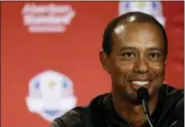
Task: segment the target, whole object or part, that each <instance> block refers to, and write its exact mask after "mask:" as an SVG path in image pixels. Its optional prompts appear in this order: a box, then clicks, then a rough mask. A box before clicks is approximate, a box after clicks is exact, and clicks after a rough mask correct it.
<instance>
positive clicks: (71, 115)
mask: <svg viewBox="0 0 185 127" xmlns="http://www.w3.org/2000/svg"><path fill="white" fill-rule="evenodd" d="M86 111H87V107H75V108H73V109H71V110H70V111H68V112H67V113H65V114H64V115H62V116H61V117H58V118H56V119H55V120H54V121H53V122H52V125H51V127H78V126H79V127H80V126H82V127H83V124H84V123H83V115H84V114H85V113H86Z"/></svg>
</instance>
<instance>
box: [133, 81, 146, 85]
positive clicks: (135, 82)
mask: <svg viewBox="0 0 185 127" xmlns="http://www.w3.org/2000/svg"><path fill="white" fill-rule="evenodd" d="M132 84H134V85H138V86H145V85H147V84H149V81H132Z"/></svg>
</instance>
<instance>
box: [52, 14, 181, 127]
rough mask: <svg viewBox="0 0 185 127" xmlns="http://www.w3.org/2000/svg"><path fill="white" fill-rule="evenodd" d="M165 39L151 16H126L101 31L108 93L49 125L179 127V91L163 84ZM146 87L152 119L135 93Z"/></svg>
mask: <svg viewBox="0 0 185 127" xmlns="http://www.w3.org/2000/svg"><path fill="white" fill-rule="evenodd" d="M167 43H168V41H167V36H166V32H165V30H164V28H163V26H162V25H161V24H160V23H159V22H158V21H157V20H156V19H155V18H153V17H152V16H150V15H147V14H145V13H141V12H129V13H126V14H124V15H121V16H119V17H117V18H115V19H113V20H112V21H111V22H110V23H109V24H108V25H107V28H106V29H105V32H104V37H103V50H102V51H101V52H100V61H101V63H102V65H103V68H104V69H105V71H107V73H108V74H109V75H110V77H111V79H112V91H111V92H110V93H107V94H103V95H99V96H97V97H96V98H94V99H93V100H92V102H91V103H90V104H89V105H88V106H87V107H76V108H74V109H72V110H71V111H69V112H68V113H66V114H65V115H63V116H61V117H60V118H57V119H56V120H55V121H53V123H52V125H51V127H150V126H155V127H183V126H184V94H183V90H177V89H175V88H172V87H169V86H168V85H164V84H163V82H164V76H165V75H164V74H165V63H166V60H167ZM140 88H146V89H147V91H148V94H149V97H150V98H149V100H147V104H148V109H149V113H150V116H149V117H150V118H149V119H147V118H148V117H146V116H145V113H144V111H143V105H142V104H141V102H140V100H139V99H138V95H137V93H138V90H139V89H140Z"/></svg>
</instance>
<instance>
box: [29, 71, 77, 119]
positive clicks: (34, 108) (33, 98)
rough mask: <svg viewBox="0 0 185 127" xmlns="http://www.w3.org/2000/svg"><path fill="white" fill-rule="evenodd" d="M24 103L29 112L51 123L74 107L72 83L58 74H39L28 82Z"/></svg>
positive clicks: (74, 99)
mask: <svg viewBox="0 0 185 127" xmlns="http://www.w3.org/2000/svg"><path fill="white" fill-rule="evenodd" d="M26 103H27V106H28V109H29V111H30V112H32V113H37V114H39V115H41V117H43V118H44V119H46V120H48V121H50V122H51V121H53V120H54V119H55V118H56V117H59V116H61V115H63V114H64V113H66V112H67V111H69V110H70V109H72V108H74V107H75V106H76V97H75V96H74V95H73V83H72V81H71V80H70V79H69V78H68V77H67V76H65V75H63V74H61V73H58V72H54V71H45V72H43V73H40V74H38V75H36V76H35V77H33V78H32V79H31V80H30V82H29V94H28V97H27V98H26Z"/></svg>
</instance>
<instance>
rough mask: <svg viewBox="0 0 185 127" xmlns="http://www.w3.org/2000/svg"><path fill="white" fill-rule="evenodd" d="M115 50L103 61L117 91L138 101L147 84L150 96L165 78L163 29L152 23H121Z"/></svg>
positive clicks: (113, 46)
mask: <svg viewBox="0 0 185 127" xmlns="http://www.w3.org/2000/svg"><path fill="white" fill-rule="evenodd" d="M112 41H113V45H112V51H111V54H110V55H109V56H107V57H106V58H105V60H104V62H103V64H106V66H107V71H108V72H109V74H110V75H111V78H112V85H113V86H112V87H113V91H114V92H116V93H117V94H118V95H119V96H121V97H122V98H124V99H126V100H128V101H131V102H133V103H136V101H137V90H138V89H139V88H140V87H146V88H147V89H148V91H149V94H150V96H154V95H155V93H157V91H158V89H159V87H160V86H161V85H162V83H163V80H164V69H165V64H164V62H165V58H164V56H165V55H164V51H165V49H164V41H163V36H162V33H161V32H160V30H159V28H157V27H156V26H155V25H153V24H150V23H129V24H126V25H118V26H117V27H116V28H115V29H114V32H113V40H112Z"/></svg>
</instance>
